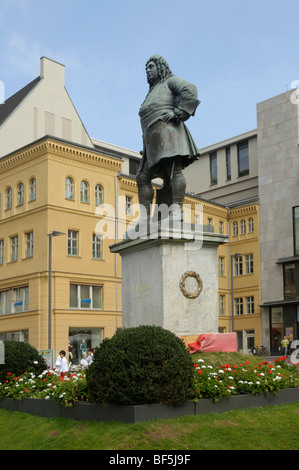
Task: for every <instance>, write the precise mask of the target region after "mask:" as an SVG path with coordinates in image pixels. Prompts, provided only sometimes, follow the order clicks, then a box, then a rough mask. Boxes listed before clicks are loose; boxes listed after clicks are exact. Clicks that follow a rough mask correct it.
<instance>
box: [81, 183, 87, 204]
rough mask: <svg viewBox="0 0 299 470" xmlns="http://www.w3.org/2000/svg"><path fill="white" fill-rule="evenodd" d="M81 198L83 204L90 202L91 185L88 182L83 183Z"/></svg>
mask: <svg viewBox="0 0 299 470" xmlns="http://www.w3.org/2000/svg"><path fill="white" fill-rule="evenodd" d="M80 197H81V202H89V184H88V183H87V181H81V185H80Z"/></svg>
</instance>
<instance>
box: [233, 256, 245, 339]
mask: <svg viewBox="0 0 299 470" xmlns="http://www.w3.org/2000/svg"><path fill="white" fill-rule="evenodd" d="M238 256H242V253H235V254H233V255H230V276H231V305H232V332H234V330H235V324H234V271H233V260H234V259H236V258H237V257H238Z"/></svg>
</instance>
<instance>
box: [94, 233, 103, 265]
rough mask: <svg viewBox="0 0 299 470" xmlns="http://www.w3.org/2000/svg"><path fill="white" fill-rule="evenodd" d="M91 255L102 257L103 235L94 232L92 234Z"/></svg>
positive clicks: (96, 257) (97, 257)
mask: <svg viewBox="0 0 299 470" xmlns="http://www.w3.org/2000/svg"><path fill="white" fill-rule="evenodd" d="M92 257H93V259H103V237H102V235H98V234H96V233H93V234H92Z"/></svg>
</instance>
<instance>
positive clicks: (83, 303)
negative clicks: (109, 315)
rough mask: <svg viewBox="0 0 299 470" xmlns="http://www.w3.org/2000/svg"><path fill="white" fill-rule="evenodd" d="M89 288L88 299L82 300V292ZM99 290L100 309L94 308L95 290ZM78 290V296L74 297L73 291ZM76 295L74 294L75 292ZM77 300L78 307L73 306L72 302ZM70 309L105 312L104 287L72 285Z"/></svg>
mask: <svg viewBox="0 0 299 470" xmlns="http://www.w3.org/2000/svg"><path fill="white" fill-rule="evenodd" d="M85 288H87V289H88V291H89V295H88V297H87V298H82V295H81V294H82V291H83V289H85ZM94 288H98V289H100V307H95V306H94V303H95V301H94V295H93V289H94ZM75 289H76V296H75V297H74V296H73V297H72V291H74V290H75ZM73 293H74V292H73ZM74 299H75V300H76V302H75V303H76V305H74V304H72V301H74ZM70 308H71V309H76V310H103V286H101V285H93V284H91V285H89V284H76V283H71V284H70Z"/></svg>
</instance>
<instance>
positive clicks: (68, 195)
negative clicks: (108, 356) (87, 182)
mask: <svg viewBox="0 0 299 470" xmlns="http://www.w3.org/2000/svg"><path fill="white" fill-rule="evenodd" d="M64 194H65V199H70V200H71V201H73V200H74V198H75V192H74V180H73V179H72V178H71V177H70V176H68V177H67V178H65V186H64Z"/></svg>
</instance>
